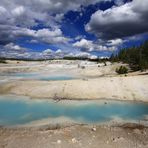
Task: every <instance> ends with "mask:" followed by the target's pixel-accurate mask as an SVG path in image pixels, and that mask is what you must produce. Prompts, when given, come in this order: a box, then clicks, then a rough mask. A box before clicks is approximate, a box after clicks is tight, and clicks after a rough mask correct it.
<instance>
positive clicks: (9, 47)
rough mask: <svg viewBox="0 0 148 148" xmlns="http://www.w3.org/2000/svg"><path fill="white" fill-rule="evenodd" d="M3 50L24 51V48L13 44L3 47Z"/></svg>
mask: <svg viewBox="0 0 148 148" xmlns="http://www.w3.org/2000/svg"><path fill="white" fill-rule="evenodd" d="M4 48H5V49H8V50H9V49H10V50H26V48H23V47H20V46H19V45H15V44H14V43H9V44H7V45H5V46H4Z"/></svg>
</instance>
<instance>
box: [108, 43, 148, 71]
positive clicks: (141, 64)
mask: <svg viewBox="0 0 148 148" xmlns="http://www.w3.org/2000/svg"><path fill="white" fill-rule="evenodd" d="M110 61H112V62H119V61H122V62H123V63H127V64H129V66H130V67H131V69H132V70H134V71H137V70H142V71H143V70H146V69H148V40H147V41H145V42H144V43H142V44H141V45H140V46H137V47H130V48H124V49H121V50H120V51H119V52H118V53H117V54H116V55H115V54H112V55H111V57H110Z"/></svg>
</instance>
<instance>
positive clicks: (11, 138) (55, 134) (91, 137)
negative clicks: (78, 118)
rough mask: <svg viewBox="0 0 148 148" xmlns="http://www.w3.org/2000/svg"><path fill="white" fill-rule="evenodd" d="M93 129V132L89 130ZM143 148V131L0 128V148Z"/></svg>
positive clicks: (147, 139)
mask: <svg viewBox="0 0 148 148" xmlns="http://www.w3.org/2000/svg"><path fill="white" fill-rule="evenodd" d="M92 129H93V130H92ZM98 147H99V148H147V147H148V129H147V128H140V129H138V128H120V127H108V126H95V127H94V128H93V127H92V126H86V125H85V126H84V125H75V126H70V127H65V128H61V129H55V130H51V129H50V128H48V127H47V128H43V129H42V128H35V129H33V128H20V129H18V128H17V129H13V128H12V129H7V128H0V148H98Z"/></svg>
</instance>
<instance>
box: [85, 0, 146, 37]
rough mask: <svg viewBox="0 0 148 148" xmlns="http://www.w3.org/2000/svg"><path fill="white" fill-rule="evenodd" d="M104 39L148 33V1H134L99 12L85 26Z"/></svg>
mask: <svg viewBox="0 0 148 148" xmlns="http://www.w3.org/2000/svg"><path fill="white" fill-rule="evenodd" d="M85 28H86V30H87V31H88V32H91V33H94V34H96V35H97V36H98V37H100V38H102V39H107V40H110V39H116V38H123V37H128V36H133V35H137V34H142V33H146V32H148V1H147V0H133V1H132V2H130V3H126V4H124V5H122V6H118V7H112V8H110V9H107V10H106V11H101V10H98V11H97V12H95V13H94V14H93V15H92V16H91V20H90V22H89V23H88V24H87V25H86V26H85Z"/></svg>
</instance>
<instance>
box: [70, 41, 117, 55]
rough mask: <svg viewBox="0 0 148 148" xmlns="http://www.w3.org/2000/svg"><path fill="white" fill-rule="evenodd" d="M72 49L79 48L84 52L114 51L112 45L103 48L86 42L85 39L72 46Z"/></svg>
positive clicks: (91, 42) (97, 44)
mask: <svg viewBox="0 0 148 148" xmlns="http://www.w3.org/2000/svg"><path fill="white" fill-rule="evenodd" d="M73 46H74V47H77V48H80V49H81V50H84V51H89V52H90V51H106V50H107V51H114V50H115V49H116V47H115V46H114V45H111V46H110V47H109V46H108V47H107V46H103V45H100V44H99V43H95V42H93V41H91V40H86V39H81V40H80V41H77V42H75V43H74V44H73Z"/></svg>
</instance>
